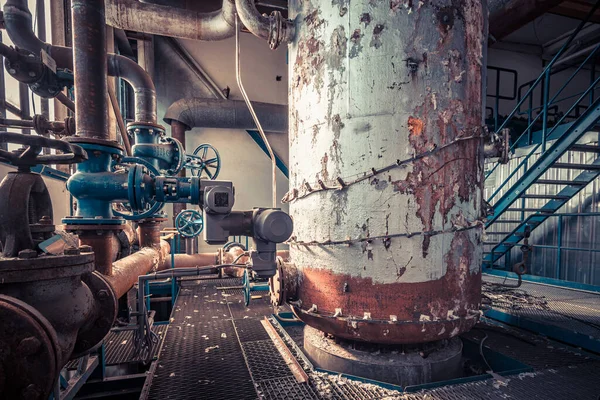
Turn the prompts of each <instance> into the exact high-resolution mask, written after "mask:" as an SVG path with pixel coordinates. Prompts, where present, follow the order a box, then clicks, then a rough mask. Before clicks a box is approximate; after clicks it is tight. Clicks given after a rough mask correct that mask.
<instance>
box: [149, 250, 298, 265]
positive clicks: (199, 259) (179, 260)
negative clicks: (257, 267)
mask: <svg viewBox="0 0 600 400" xmlns="http://www.w3.org/2000/svg"><path fill="white" fill-rule="evenodd" d="M243 253H244V251H243V250H242V249H240V248H239V247H233V248H232V249H231V250H229V251H228V252H226V253H224V254H223V259H222V260H219V253H218V252H214V253H198V254H175V257H174V258H175V268H196V267H205V266H207V265H218V264H232V263H233V262H234V261H236V259H237V262H236V264H245V263H246V261H248V257H247V256H242V257H240V258H239V259H238V256H240V255H242V254H243ZM277 257H281V258H282V259H283V260H284V261H287V260H289V257H290V252H289V251H288V250H279V251H277ZM169 268H172V264H171V257H167V258H166V259H165V260H164V262H163V264H162V266H161V268H160V270H163V269H169Z"/></svg>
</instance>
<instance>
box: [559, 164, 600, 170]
mask: <svg viewBox="0 0 600 400" xmlns="http://www.w3.org/2000/svg"><path fill="white" fill-rule="evenodd" d="M552 168H561V169H585V170H589V171H597V170H600V165H592V164H575V163H554V164H552Z"/></svg>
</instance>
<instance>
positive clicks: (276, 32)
mask: <svg viewBox="0 0 600 400" xmlns="http://www.w3.org/2000/svg"><path fill="white" fill-rule="evenodd" d="M235 7H236V9H237V13H238V16H239V17H240V20H241V21H242V23H243V24H244V26H245V27H246V28H247V29H248V30H249V31H250V32H251V33H252V34H253V35H254V36H258V37H259V38H262V39H265V40H267V41H268V42H269V46H271V48H272V49H276V48H277V47H279V45H280V44H281V43H289V42H291V41H292V40H293V39H294V35H295V32H296V29H295V26H294V23H293V21H290V20H286V19H284V18H283V16H282V15H281V12H280V11H273V12H272V13H271V15H270V16H268V17H267V16H266V15H265V14H261V13H260V12H258V10H257V9H256V5H255V3H254V0H235Z"/></svg>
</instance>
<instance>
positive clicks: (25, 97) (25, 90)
mask: <svg viewBox="0 0 600 400" xmlns="http://www.w3.org/2000/svg"><path fill="white" fill-rule="evenodd" d="M19 108H20V109H21V119H28V118H31V109H30V108H29V87H28V86H27V84H26V83H23V82H19ZM23 133H24V134H26V135H30V134H31V129H23Z"/></svg>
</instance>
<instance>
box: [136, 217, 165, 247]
mask: <svg viewBox="0 0 600 400" xmlns="http://www.w3.org/2000/svg"><path fill="white" fill-rule="evenodd" d="M165 220H166V219H165V218H149V219H145V220H142V221H140V223H139V224H138V228H137V233H138V240H139V244H140V248H142V247H152V248H160V224H162V223H163V222H164V221H165Z"/></svg>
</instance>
